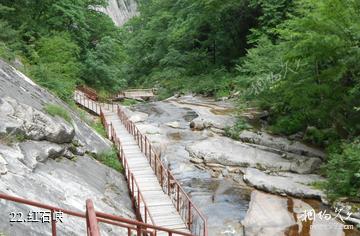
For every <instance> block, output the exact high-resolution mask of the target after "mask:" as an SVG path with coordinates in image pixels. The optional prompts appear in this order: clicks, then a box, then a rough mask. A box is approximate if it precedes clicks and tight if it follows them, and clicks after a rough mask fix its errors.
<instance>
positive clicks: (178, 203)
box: [176, 185, 180, 211]
mask: <svg viewBox="0 0 360 236" xmlns="http://www.w3.org/2000/svg"><path fill="white" fill-rule="evenodd" d="M176 186H177V189H176V191H177V196H176V210H177V211H179V210H180V187H179V185H176Z"/></svg>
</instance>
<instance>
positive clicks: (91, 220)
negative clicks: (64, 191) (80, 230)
mask: <svg viewBox="0 0 360 236" xmlns="http://www.w3.org/2000/svg"><path fill="white" fill-rule="evenodd" d="M86 223H87V228H88V235H89V236H100V232H99V227H98V224H97V218H96V213H95V209H94V205H93V203H92V201H91V200H90V199H88V200H86Z"/></svg>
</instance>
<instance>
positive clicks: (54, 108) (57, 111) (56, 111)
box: [44, 104, 71, 123]
mask: <svg viewBox="0 0 360 236" xmlns="http://www.w3.org/2000/svg"><path fill="white" fill-rule="evenodd" d="M44 110H45V111H46V112H47V113H48V114H49V115H51V116H59V117H61V118H63V119H64V120H66V121H67V122H69V123H71V117H70V115H69V113H68V111H67V110H65V108H63V107H61V106H58V105H55V104H46V105H45V107H44Z"/></svg>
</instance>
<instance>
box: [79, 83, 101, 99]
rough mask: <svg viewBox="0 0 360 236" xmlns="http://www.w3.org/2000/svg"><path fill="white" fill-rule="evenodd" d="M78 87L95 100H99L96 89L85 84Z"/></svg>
mask: <svg viewBox="0 0 360 236" xmlns="http://www.w3.org/2000/svg"><path fill="white" fill-rule="evenodd" d="M76 89H77V90H79V91H81V92H83V93H84V94H85V95H86V96H87V97H88V98H90V99H91V100H94V101H97V100H98V95H97V93H96V90H94V89H92V88H89V87H87V86H85V85H81V86H78V87H77V88H76Z"/></svg>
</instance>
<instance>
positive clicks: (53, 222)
mask: <svg viewBox="0 0 360 236" xmlns="http://www.w3.org/2000/svg"><path fill="white" fill-rule="evenodd" d="M51 235H52V236H56V220H55V219H54V210H53V209H52V210H51Z"/></svg>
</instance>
